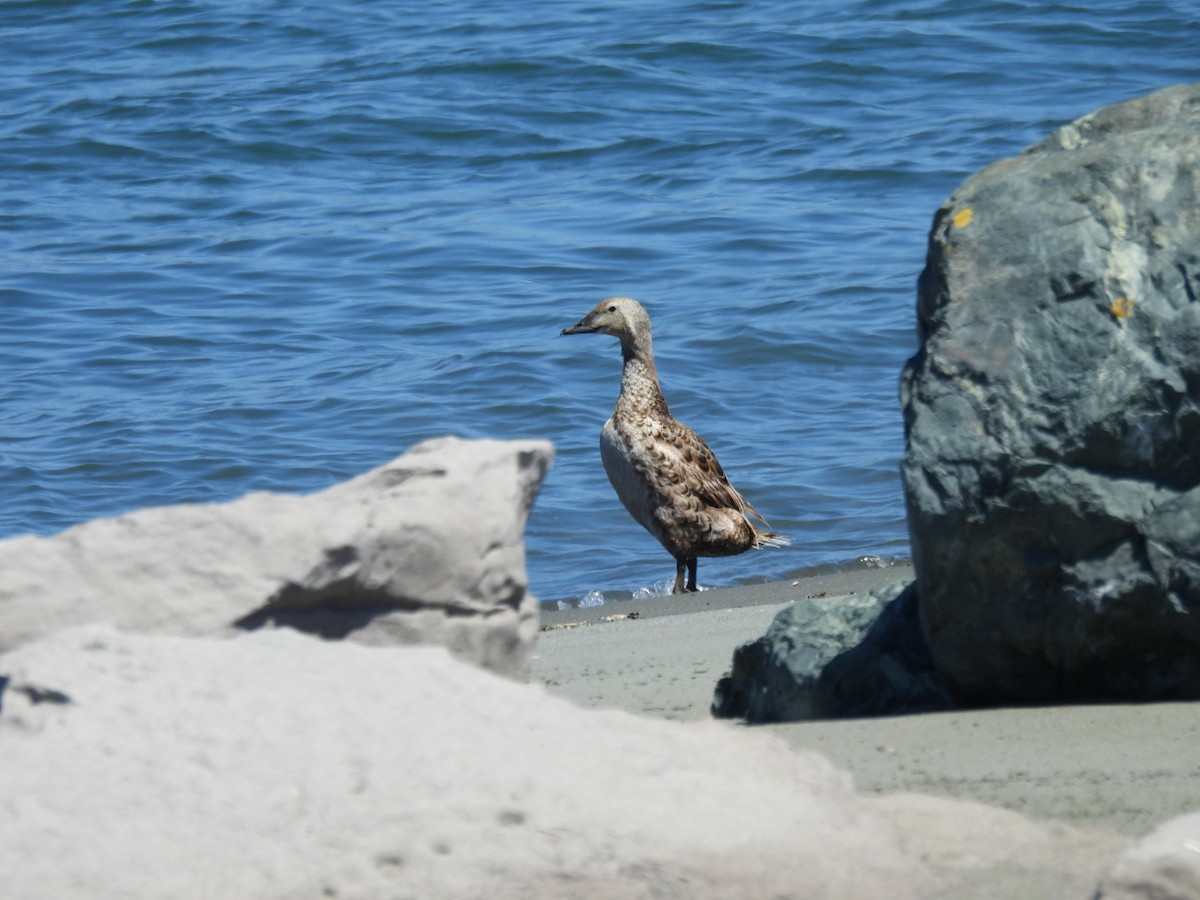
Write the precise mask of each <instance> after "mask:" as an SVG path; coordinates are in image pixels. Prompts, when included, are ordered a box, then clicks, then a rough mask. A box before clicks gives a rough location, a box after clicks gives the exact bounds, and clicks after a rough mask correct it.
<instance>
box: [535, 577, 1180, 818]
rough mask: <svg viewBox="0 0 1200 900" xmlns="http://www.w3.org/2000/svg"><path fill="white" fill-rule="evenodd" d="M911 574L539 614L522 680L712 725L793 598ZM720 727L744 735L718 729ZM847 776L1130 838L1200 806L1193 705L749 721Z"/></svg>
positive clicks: (874, 789)
mask: <svg viewBox="0 0 1200 900" xmlns="http://www.w3.org/2000/svg"><path fill="white" fill-rule="evenodd" d="M911 577H912V574H911V569H908V568H907V567H893V568H887V569H878V570H861V571H854V572H839V573H834V574H831V575H822V576H814V577H811V578H805V579H801V580H799V581H795V582H781V583H776V584H762V585H752V586H748V587H740V588H729V589H720V590H712V591H704V592H702V593H700V594H699V595H689V596H683V597H657V598H652V599H650V600H645V601H632V600H630V601H623V602H620V603H614V604H609V605H606V606H603V607H599V608H590V609H586V610H567V611H561V612H548V613H544V614H543V628H546V629H548V630H545V631H543V632H542V634H541V635H540V636H539V643H538V648H537V658H536V659H535V661H534V673H533V677H534V680H535V681H538V682H541V683H543V684H545V685H546V686H547V687H548V688H549V689H550V690H551V691H552V692H553V693H556V694H560V695H562V696H565V697H567V698H569V699H570V700H572V701H574V702H575V703H577V704H579V705H581V706H584V707H589V708H616V709H623V710H627V711H629V712H634V713H639V714H643V715H648V716H655V717H660V718H668V719H678V720H683V721H699V720H703V719H708V718H710V714H709V704H710V703H711V701H712V695H713V688H714V687H715V685H716V682H717V679H719V678H720V677H721V676H722V675H723V674H725V673H726V672H727V671H728V669H729V665H730V661H731V658H732V655H733V651H734V649H735V648H736V647H737V646H738V645H740V644H742V643H744V642H745V641H749V640H753V639H755V638H757V637H759V636H760V635H762V633H763V632H764V631H765V630H766V628H767V626H768V625H769V624H770V622H771V620H772V619H773V618H774V616H775V614H776V613H777V612H778V611H779V610H780V609H782V608H783V607H784V606H786V605H787V604H789V603H791V602H793V601H794V600H796V599H800V598H802V597H806V596H812V595H820V596H830V597H836V596H840V595H844V594H848V593H853V592H856V591H861V590H870V589H873V588H876V587H882V586H884V585H886V584H888V583H889V582H893V581H903V580H911ZM729 727H731V728H739V727H742V728H744V727H747V726H745V725H744V724H739V723H737V722H730V723H729ZM754 727H762V728H767V729H769V730H771V731H772V732H775V733H776V734H778V735H779V736H781V737H782V738H783V739H784V740H786V741H787V742H788V743H790V744H791V745H793V746H795V747H799V748H804V749H808V750H814V751H816V752H818V753H820V754H822V755H823V756H825V757H826V758H828V759H830V760H831V761H833V762H834V763H835V764H837V765H838V766H839V767H841V768H843V769H846V770H848V771H849V772H850V773H852V775H853V776H854V779H855V783H856V785H857V787H858V789H859V790H860V791H861V792H862V793H864V794H895V793H903V792H912V793H920V794H929V795H934V796H940V797H948V798H954V799H962V800H972V801H976V802H980V803H984V804H987V805H989V806H997V807H1003V808H1006V809H1010V810H1014V811H1016V812H1019V813H1023V814H1025V815H1028V816H1031V817H1033V818H1035V819H1040V820H1049V821H1058V822H1064V823H1068V824H1071V825H1074V826H1079V827H1086V828H1094V829H1102V830H1105V831H1113V832H1119V833H1121V834H1124V835H1131V836H1140V835H1143V834H1145V833H1146V832H1148V831H1149V830H1150V829H1151V828H1153V827H1154V826H1155V825H1156V824H1158V823H1160V822H1162V821H1164V820H1165V819H1168V818H1171V817H1173V816H1176V815H1180V814H1182V813H1185V812H1194V811H1197V810H1200V754H1198V753H1197V752H1196V747H1197V746H1200V703H1155V704H1141V705H1132V704H1112V705H1090V706H1056V707H1037V708H1015V709H989V710H969V711H962V712H953V713H934V714H925V715H913V716H894V717H889V718H878V719H858V720H849V721H845V720H843V721H820V722H803V723H793V724H785V725H769V726H754Z"/></svg>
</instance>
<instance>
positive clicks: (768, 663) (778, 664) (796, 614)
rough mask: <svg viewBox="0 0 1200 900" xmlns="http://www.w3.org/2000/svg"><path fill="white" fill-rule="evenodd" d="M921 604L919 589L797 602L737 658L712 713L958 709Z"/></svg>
mask: <svg viewBox="0 0 1200 900" xmlns="http://www.w3.org/2000/svg"><path fill="white" fill-rule="evenodd" d="M916 606H917V605H916V590H915V586H913V585H908V586H907V587H905V586H904V585H892V586H890V587H887V588H882V589H880V590H878V591H872V592H870V593H865V594H851V595H850V596H845V597H831V598H825V597H809V598H807V599H804V600H800V601H798V602H796V603H794V604H792V605H791V606H789V607H787V608H786V609H784V610H782V611H781V612H780V613H779V614H778V615H777V616H776V617H775V621H774V622H772V623H771V626H770V627H769V628H768V629H767V632H766V634H764V635H763V636H762V637H761V638H759V639H757V640H755V641H751V642H749V643H747V644H743V645H742V646H741V647H739V648H738V649H737V650H736V651H735V652H734V655H733V667H732V671H731V672H730V674H729V675H727V676H726V677H724V678H722V679H721V680H720V681H719V682H718V684H717V690H716V694H715V696H714V699H713V705H712V713H713V715H714V716H717V717H720V718H743V719H746V720H747V721H748V722H751V723H765V722H795V721H804V720H807V719H830V718H848V717H857V716H880V715H889V714H894V713H911V712H929V711H932V710H941V709H949V708H952V707H953V701H952V700H951V698H950V695H949V693H948V692H947V691H946V689H945V687H944V685H943V684H942V682H941V679H940V677H939V676H938V675H937V673H936V672H935V671H934V669H933V661H932V659H931V658H930V656H929V651H928V648H927V647H926V646H925V642H924V639H923V637H922V635H921V630H920V625H919V623H918V621H917V608H916Z"/></svg>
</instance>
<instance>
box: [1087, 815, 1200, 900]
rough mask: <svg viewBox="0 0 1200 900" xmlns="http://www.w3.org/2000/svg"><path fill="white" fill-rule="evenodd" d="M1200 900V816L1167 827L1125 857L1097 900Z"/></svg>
mask: <svg viewBox="0 0 1200 900" xmlns="http://www.w3.org/2000/svg"><path fill="white" fill-rule="evenodd" d="M1195 898H1200V813H1192V814H1190V815H1186V816H1179V817H1178V818H1175V819H1171V820H1170V821H1168V822H1165V823H1163V824H1162V825H1160V826H1158V828H1156V829H1154V831H1152V832H1150V834H1149V835H1147V836H1146V837H1145V838H1143V839H1142V840H1141V841H1139V842H1138V843H1136V844H1134V845H1133V846H1132V847H1130V848H1129V849H1128V850H1126V851H1125V853H1124V854H1122V856H1121V858H1120V859H1119V860H1117V864H1116V865H1115V866H1114V867H1113V870H1112V872H1111V873H1110V874H1109V876H1108V878H1106V879H1105V881H1104V883H1103V884H1102V885H1101V887H1100V891H1099V892H1098V893H1097V894H1096V900H1195Z"/></svg>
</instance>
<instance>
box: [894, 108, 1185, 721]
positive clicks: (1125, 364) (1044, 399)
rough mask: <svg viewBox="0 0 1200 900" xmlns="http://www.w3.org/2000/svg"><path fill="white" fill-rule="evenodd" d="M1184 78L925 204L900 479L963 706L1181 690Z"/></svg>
mask: <svg viewBox="0 0 1200 900" xmlns="http://www.w3.org/2000/svg"><path fill="white" fill-rule="evenodd" d="M1198 195H1200V85H1182V86H1178V87H1173V88H1169V89H1167V90H1163V91H1159V92H1157V93H1155V94H1152V95H1150V96H1147V97H1143V98H1140V99H1137V100H1133V101H1130V102H1127V103H1122V104H1119V105H1116V106H1112V107H1108V108H1105V109H1102V110H1100V111H1099V112H1096V113H1093V114H1092V115H1089V116H1085V117H1084V118H1082V119H1079V120H1078V121H1076V122H1074V123H1072V124H1070V125H1067V126H1065V127H1063V128H1061V129H1059V130H1058V131H1056V132H1054V133H1053V134H1051V135H1050V136H1049V137H1048V138H1046V139H1045V140H1044V141H1042V142H1041V143H1039V144H1037V145H1035V146H1033V147H1030V148H1029V149H1028V150H1026V151H1025V152H1024V153H1023V154H1022V155H1020V156H1018V157H1016V158H1013V159H1007V160H1004V161H1002V162H999V163H996V164H995V165H993V166H990V167H988V168H987V169H985V170H984V171H982V172H980V173H979V174H977V175H975V176H974V177H972V178H970V179H968V180H967V181H966V182H964V183H963V184H962V186H961V187H959V189H958V190H956V191H955V192H954V194H953V195H951V197H950V198H949V199H948V200H947V201H946V202H945V203H944V204H943V206H942V207H941V209H939V210H938V212H937V214H936V216H935V217H934V223H933V229H932V233H931V235H930V242H929V253H928V258H927V262H926V266H925V270H924V272H923V273H922V274H921V277H920V280H919V284H918V300H917V312H918V328H919V338H920V352H919V353H918V354H917V356H915V357H914V358H913V359H912V360H911V361H910V362H909V364H908V366H907V367H906V370H905V372H904V375H903V379H902V388H901V395H902V402H903V407H904V416H905V431H906V441H907V445H906V451H905V455H904V459H903V465H902V469H903V479H904V488H905V495H906V501H907V506H908V518H909V527H910V530H911V535H912V545H913V556H914V564H915V566H916V570H917V583H918V587H919V593H920V618H921V623H922V626H923V629H924V632H925V636H926V639H927V641H928V646H929V649H930V652H931V653H932V657H933V660H934V662H935V664H936V666H937V667H938V669H939V671H940V672H941V673H942V674H943V675H944V676H945V677H946V679H947V680H948V682H949V683H950V684H951V686H952V687H953V689H954V691H955V692H956V694H957V696H958V697H959V699H961V700H966V701H970V702H1009V701H1017V702H1046V701H1061V700H1080V699H1122V700H1146V699H1155V698H1168V697H1171V698H1195V697H1200V302H1198V298H1200V196H1198Z"/></svg>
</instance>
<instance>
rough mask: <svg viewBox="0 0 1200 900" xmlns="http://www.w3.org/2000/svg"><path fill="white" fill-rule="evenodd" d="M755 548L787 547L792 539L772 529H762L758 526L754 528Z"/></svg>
mask: <svg viewBox="0 0 1200 900" xmlns="http://www.w3.org/2000/svg"><path fill="white" fill-rule="evenodd" d="M754 537H755V539H756V540H755V544H754V546H755V548H761V547H787V546H789V545H790V544H791V543H792V539H791V538H790V537H788V536H787V535H786V534H776V533H775V532H774V531H762V530H760V529H758V528H755V529H754Z"/></svg>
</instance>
